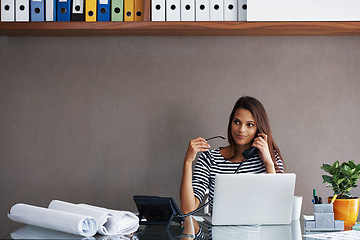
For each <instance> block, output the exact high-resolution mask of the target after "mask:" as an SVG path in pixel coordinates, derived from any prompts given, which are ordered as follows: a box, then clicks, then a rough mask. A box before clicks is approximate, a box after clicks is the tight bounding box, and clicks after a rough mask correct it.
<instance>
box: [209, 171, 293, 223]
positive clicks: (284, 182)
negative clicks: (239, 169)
mask: <svg viewBox="0 0 360 240" xmlns="http://www.w3.org/2000/svg"><path fill="white" fill-rule="evenodd" d="M295 180H296V175H295V174H294V173H284V174H217V175H216V176H215V190H214V202H213V211H212V216H211V217H204V218H205V221H206V222H208V223H210V224H212V225H257V224H260V225H278V224H290V223H291V215H292V205H293V196H294V190H295Z"/></svg>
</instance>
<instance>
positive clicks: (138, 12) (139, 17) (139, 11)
mask: <svg viewBox="0 0 360 240" xmlns="http://www.w3.org/2000/svg"><path fill="white" fill-rule="evenodd" d="M134 12H135V16H134V17H135V21H138V22H142V21H143V20H144V1H143V0H135V11H134Z"/></svg>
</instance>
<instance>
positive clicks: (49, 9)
mask: <svg viewBox="0 0 360 240" xmlns="http://www.w3.org/2000/svg"><path fill="white" fill-rule="evenodd" d="M15 1H17V0H15ZM54 11H55V5H54V0H45V21H46V22H54V20H56V19H54Z"/></svg>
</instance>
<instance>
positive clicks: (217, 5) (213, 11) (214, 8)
mask: <svg viewBox="0 0 360 240" xmlns="http://www.w3.org/2000/svg"><path fill="white" fill-rule="evenodd" d="M210 21H224V1H223V0H210Z"/></svg>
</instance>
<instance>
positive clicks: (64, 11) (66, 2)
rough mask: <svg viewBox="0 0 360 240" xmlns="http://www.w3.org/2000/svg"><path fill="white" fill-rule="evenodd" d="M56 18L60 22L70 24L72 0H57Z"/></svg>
mask: <svg viewBox="0 0 360 240" xmlns="http://www.w3.org/2000/svg"><path fill="white" fill-rule="evenodd" d="M56 9H57V11H56V17H57V21H58V22H69V21H70V16H71V0H56Z"/></svg>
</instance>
